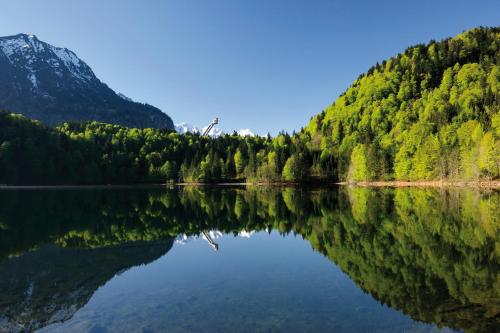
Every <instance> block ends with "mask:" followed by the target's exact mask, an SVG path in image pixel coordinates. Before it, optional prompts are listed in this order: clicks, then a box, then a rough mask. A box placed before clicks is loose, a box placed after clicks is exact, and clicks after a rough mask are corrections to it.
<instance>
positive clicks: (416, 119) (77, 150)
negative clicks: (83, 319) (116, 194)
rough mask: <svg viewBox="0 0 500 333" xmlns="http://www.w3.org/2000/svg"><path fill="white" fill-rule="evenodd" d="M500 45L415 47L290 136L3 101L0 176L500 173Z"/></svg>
mask: <svg viewBox="0 0 500 333" xmlns="http://www.w3.org/2000/svg"><path fill="white" fill-rule="evenodd" d="M499 47H500V28H477V29H473V30H470V31H467V32H464V33H462V34H460V35H458V36H457V37H455V38H453V39H446V40H443V41H439V42H435V41H432V42H430V43H429V44H427V45H417V46H414V47H410V48H408V49H407V50H406V51H405V52H403V53H401V54H399V55H397V56H396V57H393V58H391V59H389V60H387V61H384V62H382V63H381V64H377V65H376V66H374V67H373V68H371V69H370V70H369V71H368V72H367V73H366V74H363V75H361V76H360V77H359V78H358V79H357V80H356V81H355V82H354V83H353V84H352V86H351V87H349V88H348V89H347V90H346V91H345V92H344V93H343V94H342V95H341V96H340V97H339V98H338V99H337V101H335V102H334V103H333V104H332V105H331V106H329V107H328V108H327V109H326V110H324V111H323V112H322V113H320V114H319V115H317V116H315V117H313V118H312V120H311V122H310V124H309V125H308V126H307V127H305V128H304V129H302V130H301V131H300V132H299V133H297V134H294V135H291V136H290V135H288V134H286V133H282V134H279V135H278V136H276V137H274V138H270V137H267V138H262V137H239V136H237V135H235V134H233V135H224V136H222V137H219V138H214V139H211V138H203V137H200V136H199V135H196V134H186V135H179V134H177V133H175V132H173V131H168V130H158V129H134V128H125V127H120V126H116V125H106V124H101V123H96V122H91V123H81V124H76V123H66V124H63V125H61V126H60V127H57V128H55V129H51V128H47V127H44V126H43V125H41V124H40V123H37V122H33V121H29V120H27V119H26V118H23V117H20V116H17V115H10V114H8V113H7V112H0V129H1V131H0V184H120V183H149V182H165V181H169V180H171V181H187V182H219V181H232V180H246V181H262V182H280V181H293V182H299V181H306V180H342V181H344V180H349V181H351V180H352V181H363V180H412V181H418V180H435V179H447V180H479V179H498V178H499V177H500V108H499V102H500V55H499V54H500V53H499Z"/></svg>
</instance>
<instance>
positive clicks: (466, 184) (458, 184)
mask: <svg viewBox="0 0 500 333" xmlns="http://www.w3.org/2000/svg"><path fill="white" fill-rule="evenodd" d="M170 186H180V187H188V186H200V187H217V186H220V187H231V186H234V187H241V186H244V187H246V186H259V187H291V186H294V187H297V186H302V187H334V186H350V187H392V188H396V187H423V188H426V187H427V188H481V189H500V180H494V181H440V180H435V181H363V182H324V183H322V184H318V183H292V182H275V183H265V182H257V183H252V182H235V183H231V182H221V183H201V182H181V183H164V184H155V183H152V184H126V185H125V184H116V185H114V184H102V185H0V190H82V189H88V190H92V189H134V188H136V189H137V188H165V187H170Z"/></svg>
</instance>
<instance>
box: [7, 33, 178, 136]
mask: <svg viewBox="0 0 500 333" xmlns="http://www.w3.org/2000/svg"><path fill="white" fill-rule="evenodd" d="M0 73H2V75H1V76H0V107H1V108H3V109H8V110H10V111H12V112H16V113H20V114H23V115H25V116H27V117H29V118H33V119H36V120H40V121H42V122H43V123H45V124H47V125H50V126H54V125H58V124H60V123H63V122H66V121H99V122H105V123H111V124H117V125H122V126H127V127H139V128H145V127H154V128H168V129H174V125H173V121H172V119H171V118H170V117H169V116H168V115H167V114H165V113H163V112H162V111H161V110H159V109H158V108H156V107H153V106H151V105H148V104H142V103H137V102H134V101H132V100H131V99H128V98H124V95H123V94H121V95H120V94H119V93H116V92H115V91H114V90H112V89H111V88H109V87H108V86H107V85H106V84H105V83H103V82H102V81H100V80H99V79H98V78H97V76H96V75H95V74H94V72H93V71H92V69H91V68H90V66H88V65H87V64H86V63H85V62H84V61H83V60H81V59H80V58H79V57H78V56H77V55H76V54H75V53H74V52H73V51H71V50H69V49H67V48H60V47H56V46H53V45H51V44H48V43H46V42H44V41H41V40H39V39H38V38H37V37H36V36H35V35H27V34H17V35H12V36H5V37H0Z"/></svg>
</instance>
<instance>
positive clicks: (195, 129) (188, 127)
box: [175, 123, 255, 138]
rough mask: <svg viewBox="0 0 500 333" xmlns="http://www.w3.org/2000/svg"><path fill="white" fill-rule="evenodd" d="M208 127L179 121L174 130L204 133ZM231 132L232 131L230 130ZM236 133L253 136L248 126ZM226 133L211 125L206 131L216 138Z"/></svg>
mask: <svg viewBox="0 0 500 333" xmlns="http://www.w3.org/2000/svg"><path fill="white" fill-rule="evenodd" d="M207 128H208V126H205V127H203V128H202V129H200V128H198V127H196V126H193V125H190V124H188V123H180V124H176V125H175V130H176V131H177V133H179V134H186V133H188V132H189V133H200V134H202V133H204V132H205V130H206V129H207ZM231 133H232V132H231ZM236 133H237V134H238V135H239V136H255V134H254V133H253V132H252V131H251V130H249V129H248V128H245V129H241V130H239V131H236ZM224 134H226V133H225V132H224V131H223V130H221V129H220V128H218V127H213V128H212V129H211V130H210V132H208V135H209V136H211V137H213V138H216V137H219V136H221V135H224Z"/></svg>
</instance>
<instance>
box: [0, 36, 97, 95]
mask: <svg viewBox="0 0 500 333" xmlns="http://www.w3.org/2000/svg"><path fill="white" fill-rule="evenodd" d="M0 52H2V53H3V54H4V55H5V56H6V57H7V60H8V61H9V63H10V64H12V65H14V66H15V67H18V68H24V69H25V70H26V71H27V72H28V73H34V72H35V71H36V70H35V67H36V66H35V67H34V64H35V63H37V64H38V65H37V68H39V67H43V66H47V64H48V65H49V66H50V67H51V68H52V69H53V71H54V72H55V73H56V74H57V75H58V76H59V77H61V76H62V72H61V67H64V68H65V69H66V70H67V71H68V72H69V73H70V74H71V75H72V76H73V77H75V78H76V79H78V80H79V81H85V82H88V81H90V80H92V79H94V78H95V75H94V73H93V72H92V70H91V69H90V67H88V66H87V64H85V63H84V62H83V61H82V60H80V59H79V58H78V57H77V56H76V54H75V53H73V52H72V51H70V50H68V49H65V48H60V47H55V46H52V45H50V44H47V43H45V42H42V41H40V40H39V39H38V38H36V36H34V35H29V36H28V35H25V34H19V35H15V36H9V37H1V38H0ZM44 63H45V64H44ZM28 79H29V80H30V81H31V82H32V84H33V87H35V88H36V87H37V85H36V84H35V83H34V80H33V76H31V75H30V76H28Z"/></svg>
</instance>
